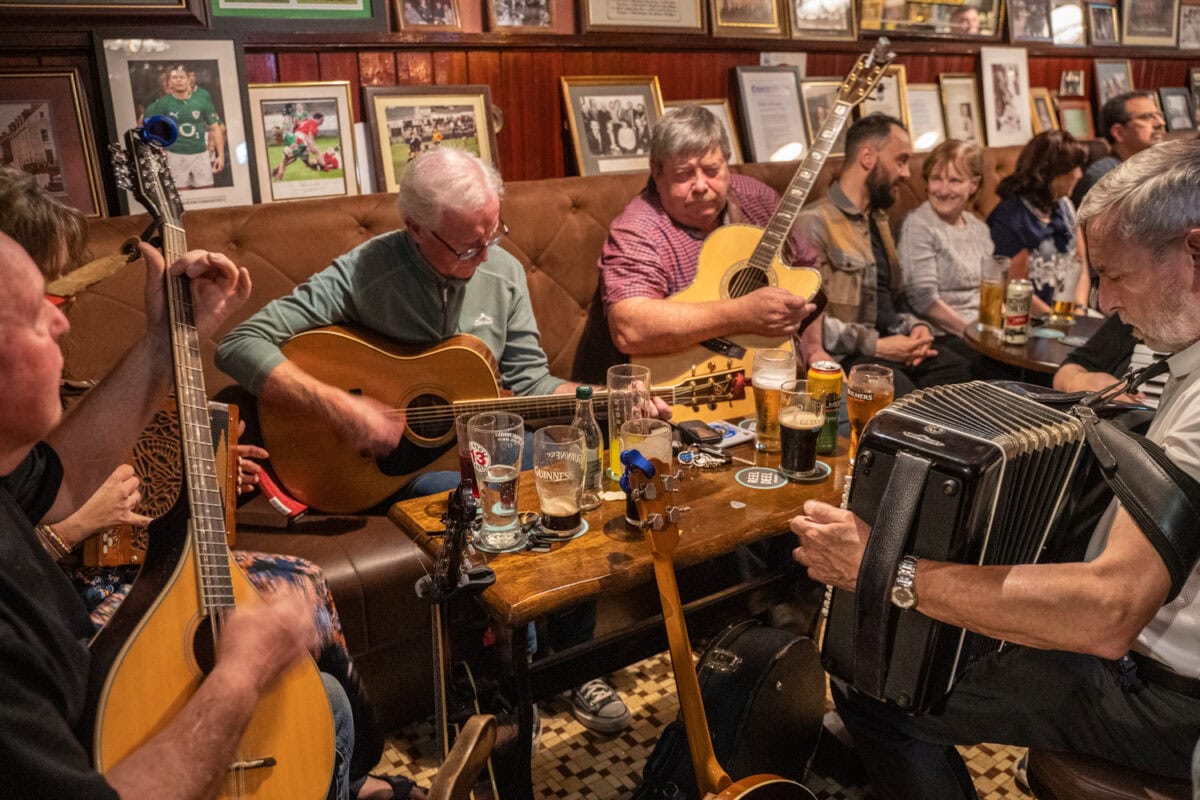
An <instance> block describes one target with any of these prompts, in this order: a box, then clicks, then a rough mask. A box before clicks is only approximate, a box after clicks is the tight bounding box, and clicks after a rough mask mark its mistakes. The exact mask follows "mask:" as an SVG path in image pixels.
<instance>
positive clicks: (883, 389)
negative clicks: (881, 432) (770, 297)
mask: <svg viewBox="0 0 1200 800" xmlns="http://www.w3.org/2000/svg"><path fill="white" fill-rule="evenodd" d="M894 396H895V388H894V386H893V384H892V368H891V367H883V366H880V365H878V364H856V365H855V366H853V367H851V368H850V377H849V378H847V379H846V414H847V416H849V417H850V463H851V464H853V463H854V456H855V454H856V453H858V440H859V439H860V438H862V433H863V428H865V427H867V423H868V422H870V421H871V417H873V416H875V414H876V412H877V411H879V409H881V408H883V407H884V406H886V405H888V404H889V403H891V402H892V398H893V397H894Z"/></svg>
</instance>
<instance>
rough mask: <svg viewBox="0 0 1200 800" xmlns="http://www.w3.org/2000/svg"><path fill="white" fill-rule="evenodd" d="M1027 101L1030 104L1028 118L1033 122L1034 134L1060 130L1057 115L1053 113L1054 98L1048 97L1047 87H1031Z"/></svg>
mask: <svg viewBox="0 0 1200 800" xmlns="http://www.w3.org/2000/svg"><path fill="white" fill-rule="evenodd" d="M1029 102H1030V104H1031V106H1032V108H1031V111H1030V120H1031V121H1032V122H1033V132H1034V134H1038V133H1044V132H1045V131H1057V130H1060V128H1059V125H1058V116H1057V115H1056V114H1055V113H1054V100H1053V99H1051V97H1050V90H1049V89H1047V88H1046V87H1045V86H1035V87H1033V88H1031V89H1030V90H1029Z"/></svg>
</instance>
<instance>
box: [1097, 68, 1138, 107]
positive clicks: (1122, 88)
mask: <svg viewBox="0 0 1200 800" xmlns="http://www.w3.org/2000/svg"><path fill="white" fill-rule="evenodd" d="M1093 64H1094V65H1095V69H1096V91H1095V95H1096V108H1100V107H1101V106H1103V105H1104V103H1105V102H1106V101H1107V100H1108V99H1109V98H1110V97H1116V96H1117V95H1119V94H1124V93H1125V92H1132V91H1133V70H1132V69H1130V67H1129V59H1127V58H1097V59H1096V60H1095V61H1094V62H1093Z"/></svg>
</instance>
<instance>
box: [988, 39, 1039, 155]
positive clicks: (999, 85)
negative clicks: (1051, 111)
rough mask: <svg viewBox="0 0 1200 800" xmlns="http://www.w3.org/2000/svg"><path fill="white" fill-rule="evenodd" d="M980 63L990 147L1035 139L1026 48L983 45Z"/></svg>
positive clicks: (1022, 142)
mask: <svg viewBox="0 0 1200 800" xmlns="http://www.w3.org/2000/svg"><path fill="white" fill-rule="evenodd" d="M979 65H980V69H981V70H982V72H983V81H982V84H981V88H982V90H983V118H984V122H985V129H986V130H987V144H988V147H1004V146H1006V145H1023V144H1025V143H1026V142H1027V141H1029V140H1030V139H1031V138H1033V121H1032V119H1031V112H1032V107H1031V105H1030V102H1029V64H1028V56H1027V54H1026V52H1025V48H1023V47H981V48H980V49H979Z"/></svg>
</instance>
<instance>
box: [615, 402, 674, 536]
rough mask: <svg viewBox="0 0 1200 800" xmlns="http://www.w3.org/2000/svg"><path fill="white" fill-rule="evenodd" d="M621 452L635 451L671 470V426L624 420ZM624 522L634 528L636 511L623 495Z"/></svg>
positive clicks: (663, 422)
mask: <svg viewBox="0 0 1200 800" xmlns="http://www.w3.org/2000/svg"><path fill="white" fill-rule="evenodd" d="M620 449H621V450H637V451H638V452H639V453H641V454H642V455H643V456H645V457H646V458H653V459H657V460H658V461H660V462H661V463H662V464H663V465H665V466H666V468H667V470H668V471H669V470H670V468H671V424H670V423H669V422H667V421H666V420H662V419H652V418H649V417H643V418H642V419H631V420H626V421H625V422H624V423H623V424H622V425H621V446H620ZM625 521H626V522H628V523H629V524H631V525H634V526H636V525H637V523H638V510H637V506H636V505H635V504H634V502H633V498H632V497H630V496H629V495H625Z"/></svg>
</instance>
